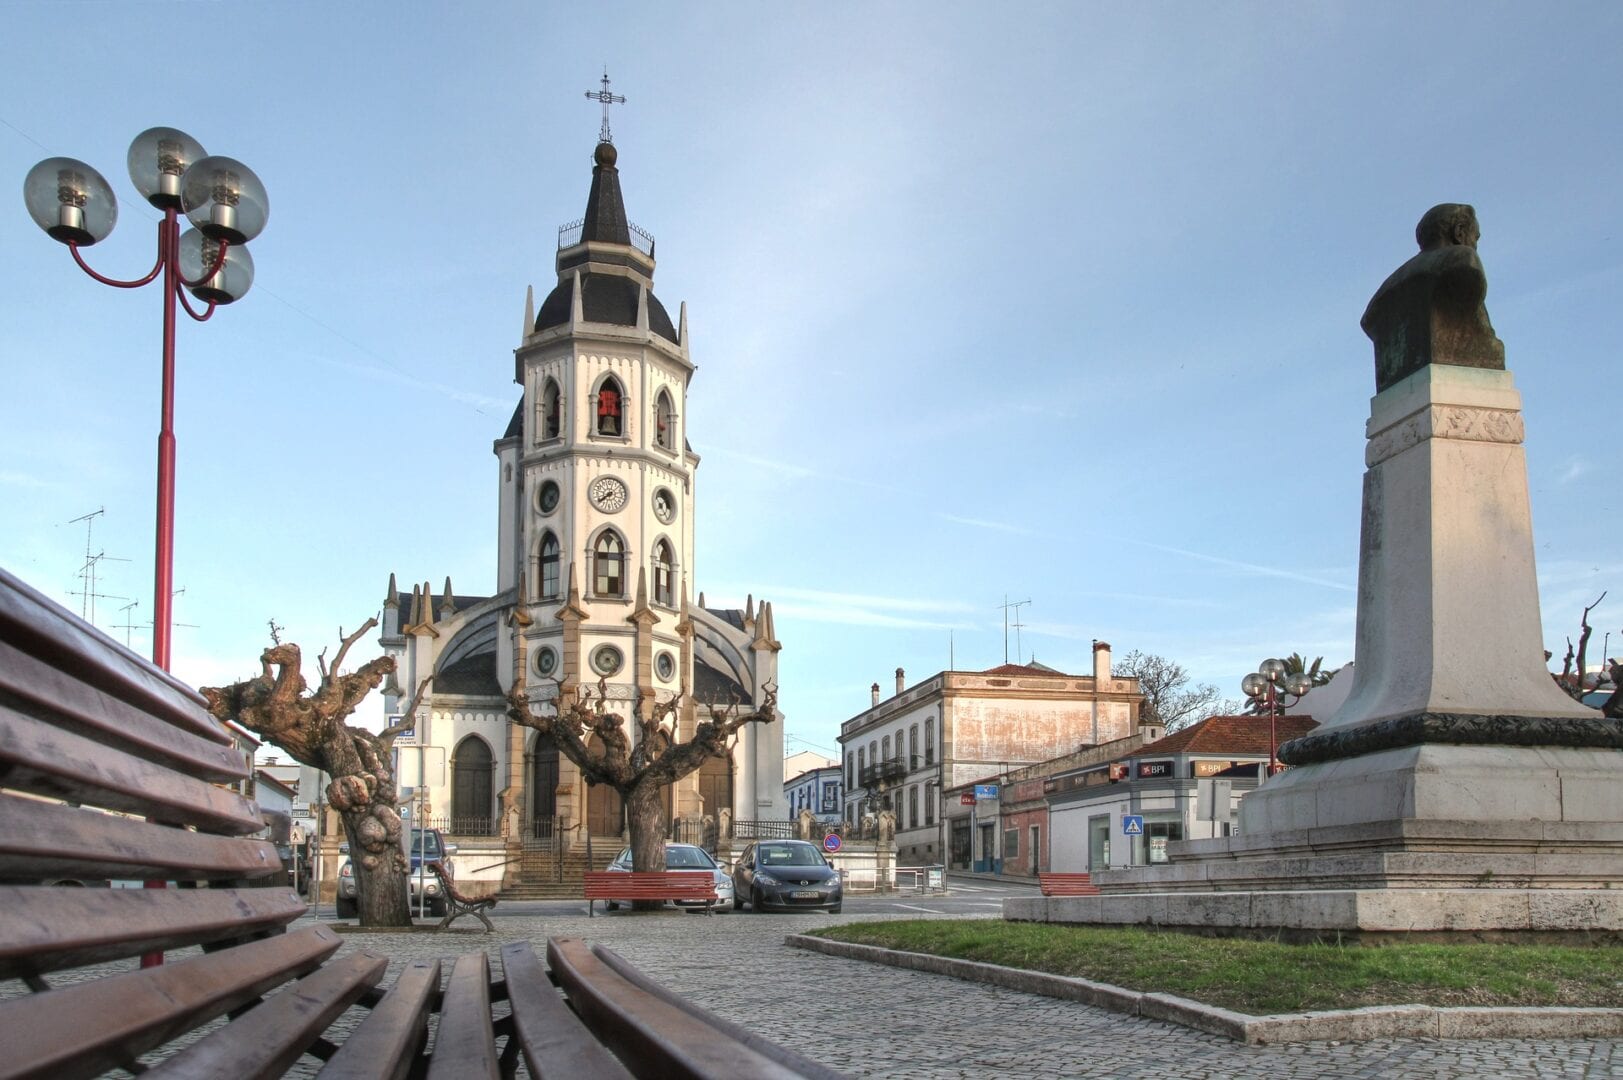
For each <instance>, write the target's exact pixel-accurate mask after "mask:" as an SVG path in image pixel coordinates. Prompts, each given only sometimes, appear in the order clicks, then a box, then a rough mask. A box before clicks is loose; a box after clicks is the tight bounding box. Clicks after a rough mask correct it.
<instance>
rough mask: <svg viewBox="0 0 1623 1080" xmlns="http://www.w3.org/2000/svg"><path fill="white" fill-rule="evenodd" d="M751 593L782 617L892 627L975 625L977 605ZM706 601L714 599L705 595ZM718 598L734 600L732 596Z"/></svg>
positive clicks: (823, 593) (808, 592)
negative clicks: (973, 606) (769, 605)
mask: <svg viewBox="0 0 1623 1080" xmlns="http://www.w3.org/2000/svg"><path fill="white" fill-rule="evenodd" d="M720 595H722V596H729V597H736V596H737V593H736V592H733V591H732V590H730V589H724V590H722V591H721V592H720ZM754 595H756V596H757V597H758V598H759V599H763V600H771V601H772V610H773V613H774V615H779V616H782V617H783V618H784V619H785V620H789V619H804V620H805V621H807V622H819V623H833V624H836V625H840V626H880V627H885V628H887V629H895V630H975V629H978V627H977V625H976V623H975V622H974V620H973V619H971V618H969V615H970V614H971V613H972V612H974V611H975V610H977V609H975V608H971V607H970V606H969V605H967V604H962V603H958V602H956V601H943V600H921V599H914V598H912V597H905V596H880V595H875V594H872V593H848V592H832V591H829V590H825V589H804V588H797V587H795V586H792V585H784V586H771V587H768V588H766V589H763V590H761V591H760V592H758V593H756V594H754ZM706 601H707V603H710V604H716V603H717V601H715V600H713V599H711V598H710V597H709V596H707V597H706ZM722 602H723V603H727V602H730V603H733V604H736V603H738V601H737V600H736V599H733V600H731V601H722Z"/></svg>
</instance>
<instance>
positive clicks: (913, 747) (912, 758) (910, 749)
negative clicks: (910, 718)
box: [907, 724, 919, 769]
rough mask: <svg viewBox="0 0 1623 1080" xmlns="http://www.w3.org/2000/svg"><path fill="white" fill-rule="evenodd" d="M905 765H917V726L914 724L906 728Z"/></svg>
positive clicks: (914, 766) (913, 766)
mask: <svg viewBox="0 0 1623 1080" xmlns="http://www.w3.org/2000/svg"><path fill="white" fill-rule="evenodd" d="M907 767H908V768H910V769H916V768H918V767H919V726H918V725H917V724H914V725H913V726H912V727H910V728H908V729H907Z"/></svg>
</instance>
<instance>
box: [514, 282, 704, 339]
mask: <svg viewBox="0 0 1623 1080" xmlns="http://www.w3.org/2000/svg"><path fill="white" fill-rule="evenodd" d="M638 288H639V286H638V285H637V283H636V282H635V281H633V280H631V279H630V278H628V277H621V276H620V275H618V274H599V273H593V272H592V271H590V270H583V271H582V272H581V275H580V303H581V309H582V314H583V315H584V316H585V317H586V321H587V322H598V323H609V324H611V325H613V326H636V325H637V289H638ZM572 300H573V282H572V279H566V280H564V281H560V282H559V283H558V285H557V287H556V288H554V289H553V290H552V291H551V292H550V293H548V294H547V298H546V299H545V300H543V301H542V302H541V310H540V312H539V313H537V315H536V317H535V329H536V330H537V332H539V331H542V330H546V329H548V328H550V327H554V326H563V325H565V324H567V323H568V322H569V308H570V304H571V302H572ZM648 329H650V330H652V331H653V332H654V333H656V334H658V335H659V336H660V337H662V338H664V339H665V340H666V341H669V342H671V343H672V344H673V345H674V344H677V339H676V326H675V325H674V324H673V323H672V322H671V316H670V313H669V312H667V311H666V310H665V305H664V304H661V303H660V302H659V297H657V296H655V295H654V292H653V290H652V289H650V290H649V291H648Z"/></svg>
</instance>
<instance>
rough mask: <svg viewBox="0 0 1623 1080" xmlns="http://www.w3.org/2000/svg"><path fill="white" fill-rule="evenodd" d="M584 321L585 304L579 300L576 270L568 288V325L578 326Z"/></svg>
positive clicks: (578, 276) (578, 280) (578, 273)
mask: <svg viewBox="0 0 1623 1080" xmlns="http://www.w3.org/2000/svg"><path fill="white" fill-rule="evenodd" d="M585 321H586V305H585V303H584V302H583V301H582V300H581V294H580V271H579V270H576V271H575V275H574V278H573V282H572V284H571V285H570V289H569V325H571V326H578V325H580V324H581V323H583V322H585Z"/></svg>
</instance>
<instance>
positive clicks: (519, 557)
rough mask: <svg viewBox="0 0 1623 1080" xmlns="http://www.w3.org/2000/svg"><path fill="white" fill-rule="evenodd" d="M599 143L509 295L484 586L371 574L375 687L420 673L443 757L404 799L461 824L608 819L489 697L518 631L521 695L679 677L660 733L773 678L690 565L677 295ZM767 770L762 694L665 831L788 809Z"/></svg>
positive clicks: (558, 760) (392, 686)
mask: <svg viewBox="0 0 1623 1080" xmlns="http://www.w3.org/2000/svg"><path fill="white" fill-rule="evenodd" d="M604 94H605V95H606V94H607V90H606V88H605V91H604ZM588 96H594V97H598V99H599V100H602V97H601V96H599V95H591V94H589V95H588ZM615 100H619V99H615ZM618 157H619V155H618V152H617V150H616V148H615V146H614V144H613V143H612V142H611V141H610V140H609V138H608V129H607V124H606V123H605V126H604V129H603V132H602V134H601V136H600V138H599V142H598V144H597V147H596V149H595V151H594V153H593V167H592V182H591V188H590V190H589V191H588V193H587V199H586V214H585V216H584V218H582V219H581V220H580V221H577V222H573V223H571V224H569V225H565V226H564V227H562V228H561V229H560V230H559V235H558V249H557V254H556V257H555V269H556V273H557V282H556V284H555V285H554V286H553V288H552V289H551V290H550V291H549V292H548V293H547V295H546V297H545V298H544V299H543V300H542V301H541V304H540V306H539V308H537V307H536V305H535V302H534V294H533V292H532V293H531V294H530V295H529V296H527V297H526V300H525V309H524V325H523V332H522V335H521V337H520V340H519V344H518V347H517V348H516V349H515V350H514V358H513V378H514V381H515V382H517V383H518V384H519V386H520V388H521V397H520V400H519V403H518V407H517V409H516V410H515V411H514V413H513V418H512V421H511V422H510V423H509V424H508V426H507V430H506V431H505V433H504V434H503V435H502V437H501V438H500V439H497V440H496V442H495V445H494V451H495V455H496V458H497V467H498V506H499V514H498V541H497V567H496V591H495V593H494V594H493V595H489V596H479V595H462V594H458V593H455V592H454V591H453V590H452V588H451V583H450V582H449V581H447V582H446V583H445V587H444V589H443V591H441V590H437V589H434V588H433V587H432V586H431V584H430V583H429V582H427V581H424V582H423V583H422V584H421V585H413V586H412V587H411V590H410V591H409V592H402V591H400V590H399V589H398V587H397V586H396V584H395V579H394V577H393V576H392V575H391V577H390V582H389V591H388V595H387V597H386V598H385V604H384V612H383V619H382V623H383V626H382V635H381V637H380V644H382V646H383V648H384V651H385V652H386V653H387V654H388V655H390V656H393V657H395V659H396V662H397V665H398V673H397V677H396V678H395V679H393V680H392V681H391V682H390V683H389V684H388V685H386V686H385V687H384V695H385V708H386V710H387V711H388V712H389V713H390V714H393V713H396V712H397V711H401V710H403V709H404V707H405V705H406V703H407V702H408V701H409V699H410V697H411V693H410V691H411V688H413V687H417V686H419V685H421V684H422V680H423V679H424V677H425V676H428V675H432V681H431V682H430V683H429V684H428V686H429V689H428V693H427V696H426V697H425V699H424V700H423V701H422V702H421V703H420V705H419V707H418V712H417V717H416V718H417V726H416V729H415V731H416V734H415V735H414V741H419V742H422V743H423V744H424V745H428V746H434V747H442V748H445V751H446V754H447V758H448V764H449V766H450V767H449V769H448V770H447V772H448V776H447V777H446V780H445V781H443V782H436V781H434V780H429V781H428V782H427V785H426V786H427V787H428V789H429V791H428V797H427V800H426V804H425V809H424V810H423V811H422V812H423V813H426V814H427V815H428V816H430V817H432V818H434V819H436V820H439V819H444V820H445V821H446V822H448V823H449V825H450V828H451V831H452V832H453V835H456V836H460V837H463V838H468V840H467V842H468V843H472V842H473V841H472V839H471V838H472V837H476V836H490V837H500V838H502V840H504V841H505V842H507V843H508V844H510V845H521V844H522V845H528V844H530V843H531V842H538V843H540V842H543V841H544V843H543V844H542V846H550V845H551V843H552V840H553V838H555V837H562V838H563V840H564V843H565V846H567V847H577V846H579V845H580V844H581V843H582V842H583V841H584V839H585V838H586V837H587V836H591V837H598V838H604V839H607V838H610V837H614V838H619V837H621V836H622V835H623V824H624V819H623V815H622V808H621V806H620V802H619V798H618V796H617V795H616V794H615V792H614V791H613V790H612V789H609V788H607V787H603V786H601V785H599V786H594V787H591V788H587V786H586V785H585V784H584V783H583V782H582V777H581V775H580V771H579V770H578V769H577V768H576V767H575V766H574V764H573V763H572V762H570V761H569V760H568V759H567V758H565V757H563V756H561V755H560V753H559V751H558V749H557V747H555V746H553V745H552V744H551V743H550V741H549V740H546V739H543V738H541V737H540V736H539V735H538V733H537V732H535V731H534V730H533V729H530V728H527V727H524V726H522V725H519V724H514V723H512V722H510V721H509V720H508V719H507V717H506V715H505V709H506V700H505V695H506V693H507V692H508V691H509V690H510V689H511V688H512V685H513V681H514V674H515V669H514V664H515V663H516V657H517V656H518V655H519V650H518V648H517V635H519V634H522V635H524V646H525V648H524V655H525V656H526V657H527V663H528V665H529V668H528V670H527V671H526V673H525V676H526V682H527V683H528V685H529V688H530V700H531V701H532V702H535V703H537V705H538V706H540V707H543V708H544V707H545V706H544V705H541V703H543V702H546V701H548V700H549V699H553V698H555V697H557V696H559V695H563V696H565V697H566V698H567V697H569V696H571V695H580V694H583V693H588V692H589V693H591V694H592V695H593V696H594V697H595V696H596V695H597V694H598V693H599V692H600V690H599V688H600V687H601V693H602V694H603V696H604V697H605V698H606V699H607V701H608V705H609V708H611V709H613V710H614V711H616V712H618V713H620V714H621V715H624V716H626V717H627V718H628V719H629V718H630V715H631V712H632V710H634V709H640V710H643V712H644V714H645V715H647V714H651V713H652V711H653V710H654V708H655V706H656V704H658V703H660V702H666V701H669V700H671V699H672V698H673V697H675V696H677V695H678V694H681V695H683V701H682V707H681V711H680V712H679V714H678V725H679V727H678V737H679V738H688V737H691V735H692V733H693V730H694V728H695V726H696V724H697V721H698V718H699V716H700V715H702V712H701V710H703V709H705V707H706V706H707V705H708V704H710V703H714V704H716V705H719V706H722V707H731V706H734V705H736V706H737V707H739V708H741V709H745V710H748V709H751V708H754V707H757V706H759V705H761V704H762V703H763V702H764V701H765V695H766V693H767V689H768V688H769V687H774V686H776V685H777V681H778V677H777V654H778V651H779V650H780V649H781V646H780V645H779V643H778V641H777V639H776V635H775V627H774V624H773V615H772V606H771V604H769V603H765V602H762V603H760V604H759V605H758V604H757V603H756V601H755V600H754V598H753V597H752V598H750V599H749V600H748V601H747V602H746V604H745V606H744V607H743V608H742V609H707V608H705V606H704V599H703V594H702V593H700V592H698V590H697V587H696V585H695V577H694V568H693V563H694V558H693V552H694V518H695V512H694V511H695V501H694V480H695V475H696V473H697V470H698V466H699V457H698V455H697V454H695V453H693V451H692V450H691V449H690V447H689V445H688V439H687V435H686V421H685V417H686V412H687V395H688V387H689V384H690V383H691V381H692V378H693V372H694V365H693V362H692V359H691V357H690V354H689V350H688V331H687V314H686V309H685V308H683V309H680V311H679V314H678V319H677V321H676V322H675V323H673V322H672V320H671V316H670V314H669V312H668V311H667V310H666V308H665V305H664V304H662V303H661V302H660V301H659V299H658V298H657V297H656V296H655V295H654V291H653V285H654V240H653V237H652V236H650V235H649V234H648V233H646V232H644V231H643V230H642V229H639V228H638V227H637V226H635V225H633V224H631V222H630V221H629V220H628V219H627V216H626V211H625V204H624V200H623V199H622V197H621V193H620V174H619V169H618V164H617V162H618ZM519 611H522V612H523V615H524V616H525V618H519V617H517V612H519ZM630 731H631V733H632V736H633V737H635V732H636V728H635V726H634V725H633V726H630ZM782 789H783V722H782V717H781V714H780V715H779V718H778V720H777V722H775V723H773V724H769V725H760V724H751V725H747V726H746V727H745V728H744V729H743V730H741V731H740V732H739V734H738V738H737V741H736V743H735V744H734V746H733V748H732V753H731V755H730V756H729V757H727V758H715V759H710V760H707V761H706V762H705V764H704V766H703V767H702V768H701V769H700V770H699V771H698V772H696V773H693V774H691V775H689V776H686V777H683V778H682V779H680V780H678V781H677V782H676V783H675V784H673V785H672V787H671V789H670V796H669V799H668V802H667V806H666V810H667V815H668V818H669V820H670V821H672V822H673V823H674V825H673V835H676V836H678V837H680V838H684V839H695V840H705V841H715V842H719V843H722V844H725V843H727V842H729V841H730V840H732V839H736V838H740V837H751V836H754V835H756V834H757V833H756V831H752V830H754V829H755V828H756V823H758V822H771V823H779V822H782V821H785V820H787V809H786V807H787V803H786V802H785V799H784V796H783V790H782ZM470 850H471V849H470ZM593 850H594V851H598V850H606V851H613V850H616V849H615V848H614V847H613V846H612V845H611V844H607V843H605V844H603V845H602V846H601V848H594V849H593ZM518 865H520V864H519V863H518V861H516V860H510V866H518ZM515 872H516V871H515V870H512V869H509V871H507V873H508V874H509V875H511V874H512V873H515Z"/></svg>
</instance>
